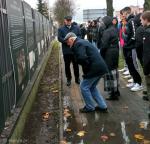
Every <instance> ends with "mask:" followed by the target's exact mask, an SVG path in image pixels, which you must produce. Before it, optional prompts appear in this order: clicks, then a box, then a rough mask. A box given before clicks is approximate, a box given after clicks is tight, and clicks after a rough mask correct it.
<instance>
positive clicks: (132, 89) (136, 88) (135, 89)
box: [131, 83, 143, 92]
mask: <svg viewBox="0 0 150 144" xmlns="http://www.w3.org/2000/svg"><path fill="white" fill-rule="evenodd" d="M142 89H143V86H142V85H139V84H138V83H136V84H135V85H134V86H133V87H132V88H131V91H133V92H136V91H140V90H142Z"/></svg>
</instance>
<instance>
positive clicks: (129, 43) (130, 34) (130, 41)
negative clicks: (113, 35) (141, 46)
mask: <svg viewBox="0 0 150 144" xmlns="http://www.w3.org/2000/svg"><path fill="white" fill-rule="evenodd" d="M126 27H127V28H126V38H125V44H124V48H125V49H134V48H135V31H136V25H135V21H134V16H133V15H130V16H129V17H128V19H127V24H126Z"/></svg>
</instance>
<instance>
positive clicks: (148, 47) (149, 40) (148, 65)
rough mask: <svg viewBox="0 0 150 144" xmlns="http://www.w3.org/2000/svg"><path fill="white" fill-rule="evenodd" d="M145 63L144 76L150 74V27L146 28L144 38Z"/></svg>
mask: <svg viewBox="0 0 150 144" xmlns="http://www.w3.org/2000/svg"><path fill="white" fill-rule="evenodd" d="M143 42H144V43H143V63H144V74H145V75H149V74H150V26H148V27H146V28H145V32H144V38H143Z"/></svg>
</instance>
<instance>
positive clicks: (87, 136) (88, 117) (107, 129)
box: [62, 60, 150, 144]
mask: <svg viewBox="0 0 150 144" xmlns="http://www.w3.org/2000/svg"><path fill="white" fill-rule="evenodd" d="M62 61H63V60H62ZM62 68H63V74H62V75H63V96H64V97H63V100H64V133H63V135H64V143H65V142H67V143H68V144H103V143H106V144H150V126H149V124H148V117H147V107H148V103H147V102H144V101H143V100H142V93H133V92H130V90H129V89H128V88H126V87H125V83H126V82H125V80H123V79H122V76H121V75H120V92H121V97H120V100H119V101H107V104H108V108H109V113H108V114H104V113H103V114H102V113H100V112H95V113H89V114H81V113H79V108H82V107H83V106H84V102H83V99H82V96H81V93H80V89H79V86H78V85H77V84H75V82H74V79H72V85H71V87H67V86H66V84H65V83H66V79H65V72H64V67H63V64H62ZM98 87H99V89H100V90H101V93H102V95H103V96H104V97H105V98H106V97H107V93H105V92H104V91H103V80H102V79H101V81H100V84H99V86H98ZM62 143H63V142H62Z"/></svg>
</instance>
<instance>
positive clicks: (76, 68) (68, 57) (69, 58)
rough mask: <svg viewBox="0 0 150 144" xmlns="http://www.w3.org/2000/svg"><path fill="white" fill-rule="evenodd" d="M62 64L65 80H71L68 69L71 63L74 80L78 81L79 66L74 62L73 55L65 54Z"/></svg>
mask: <svg viewBox="0 0 150 144" xmlns="http://www.w3.org/2000/svg"><path fill="white" fill-rule="evenodd" d="M64 62H65V73H66V78H67V80H71V79H72V76H71V69H70V64H71V63H72V64H73V70H74V76H75V79H78V78H79V66H78V64H77V62H76V61H75V58H74V55H73V54H65V55H64Z"/></svg>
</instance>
